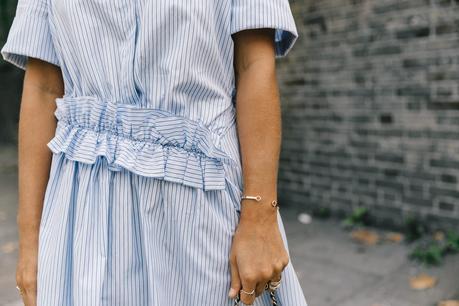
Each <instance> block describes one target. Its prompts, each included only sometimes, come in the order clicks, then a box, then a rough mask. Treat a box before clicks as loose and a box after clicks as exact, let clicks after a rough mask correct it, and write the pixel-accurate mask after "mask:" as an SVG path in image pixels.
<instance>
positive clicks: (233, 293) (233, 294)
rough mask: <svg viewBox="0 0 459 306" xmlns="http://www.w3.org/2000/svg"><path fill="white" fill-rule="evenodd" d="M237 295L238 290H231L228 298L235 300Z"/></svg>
mask: <svg viewBox="0 0 459 306" xmlns="http://www.w3.org/2000/svg"><path fill="white" fill-rule="evenodd" d="M235 295H236V289H233V288H231V289H230V291H229V293H228V296H229V297H230V298H233V297H234V296H235Z"/></svg>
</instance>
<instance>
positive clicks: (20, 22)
mask: <svg viewBox="0 0 459 306" xmlns="http://www.w3.org/2000/svg"><path fill="white" fill-rule="evenodd" d="M297 37H298V34H297V31H296V28H295V23H294V20H293V17H292V15H291V11H290V8H289V4H288V1H287V0H251V1H248V0H232V1H226V0H187V1H184V0H168V1H146V0H134V1H133V0H113V1H108V0H19V3H18V7H17V14H16V16H15V19H14V21H13V24H12V26H11V29H10V33H9V36H8V40H7V42H6V44H5V45H4V46H3V48H2V50H1V53H2V56H3V58H4V59H5V60H6V61H9V62H11V63H12V64H14V65H16V66H17V67H19V68H21V69H24V70H25V71H26V72H25V77H24V89H23V95H22V102H21V111H20V122H19V211H18V218H17V220H18V226H19V235H20V248H19V259H18V265H17V277H16V280H17V285H18V287H17V288H18V289H19V290H20V293H21V294H22V297H23V300H24V302H25V305H26V306H32V305H39V306H57V305H59V306H70V305H74V306H96V305H97V306H101V305H111V306H113V305H120V306H141V305H142V306H144V305H158V306H159V305H174V306H181V305H206V306H221V305H232V304H233V303H234V301H235V299H237V298H238V297H239V298H240V300H241V302H243V303H244V304H247V305H250V304H253V305H270V301H271V299H270V296H271V295H273V294H274V295H275V296H274V298H275V299H277V300H278V302H279V304H280V305H288V306H305V305H306V301H305V299H304V296H303V293H302V291H301V287H300V285H299V282H298V279H297V277H296V274H295V271H294V269H293V267H292V265H291V262H290V261H289V253H288V245H287V240H286V237H285V231H284V227H283V224H282V220H281V218H280V215H279V212H278V207H277V206H276V198H277V193H276V181H277V167H278V157H279V156H278V155H279V148H280V107H279V96H278V89H277V84H276V77H275V58H276V57H283V56H285V55H286V54H287V53H288V51H289V50H290V49H291V47H292V46H293V44H294V42H295V41H296V39H297ZM236 88H237V90H236ZM236 101H237V103H236ZM54 116H55V118H54ZM56 119H57V120H56ZM49 149H50V150H51V152H50V151H49ZM258 195H259V196H260V197H261V200H260V201H257V200H254V199H253V198H252V197H256V196H258ZM245 196H248V197H245ZM279 281H280V283H279ZM279 284H280V286H279ZM277 287H278V288H277Z"/></svg>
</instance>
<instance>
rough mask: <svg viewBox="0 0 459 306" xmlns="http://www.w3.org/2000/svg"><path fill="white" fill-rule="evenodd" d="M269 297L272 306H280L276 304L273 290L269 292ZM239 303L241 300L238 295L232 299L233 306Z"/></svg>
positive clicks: (237, 305)
mask: <svg viewBox="0 0 459 306" xmlns="http://www.w3.org/2000/svg"><path fill="white" fill-rule="evenodd" d="M269 297H270V298H271V303H272V305H273V306H280V305H279V304H278V302H277V298H276V293H275V292H274V290H269ZM240 302H241V298H240V296H239V294H238V295H237V296H236V298H235V299H234V306H239V303H240Z"/></svg>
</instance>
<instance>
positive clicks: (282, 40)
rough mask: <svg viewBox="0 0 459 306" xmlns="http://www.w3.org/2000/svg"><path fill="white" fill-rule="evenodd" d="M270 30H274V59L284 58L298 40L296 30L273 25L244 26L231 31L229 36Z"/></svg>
mask: <svg viewBox="0 0 459 306" xmlns="http://www.w3.org/2000/svg"><path fill="white" fill-rule="evenodd" d="M262 28H270V29H274V30H275V34H274V45H275V55H276V58H282V57H285V56H286V55H287V54H288V53H289V52H290V50H291V49H292V48H293V45H295V43H296V41H297V39H298V33H297V31H296V28H295V27H294V28H292V27H286V26H279V25H274V24H269V25H268V24H244V25H240V26H238V27H233V28H232V29H231V35H233V34H235V33H237V32H240V31H243V30H251V29H262Z"/></svg>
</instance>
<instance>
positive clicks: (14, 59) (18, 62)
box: [0, 11, 60, 70]
mask: <svg viewBox="0 0 459 306" xmlns="http://www.w3.org/2000/svg"><path fill="white" fill-rule="evenodd" d="M48 22H49V21H48V19H47V17H46V15H45V16H43V15H40V14H34V13H31V12H29V11H24V12H22V13H21V14H17V15H16V16H15V17H14V19H13V23H12V25H11V28H10V32H9V34H8V37H7V41H6V43H5V45H4V46H3V47H2V49H1V51H0V53H1V55H2V57H3V59H4V60H5V61H6V62H9V63H11V64H13V65H15V66H16V67H18V68H20V69H22V70H25V69H26V64H27V59H28V57H33V58H38V59H41V60H43V61H46V62H49V63H51V64H54V65H56V66H60V63H59V60H58V58H57V56H56V54H55V50H54V46H53V41H52V37H51V34H50V32H49V24H48Z"/></svg>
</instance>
